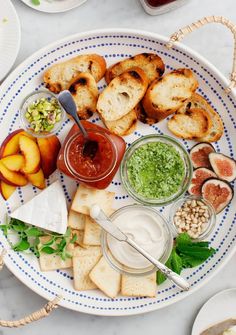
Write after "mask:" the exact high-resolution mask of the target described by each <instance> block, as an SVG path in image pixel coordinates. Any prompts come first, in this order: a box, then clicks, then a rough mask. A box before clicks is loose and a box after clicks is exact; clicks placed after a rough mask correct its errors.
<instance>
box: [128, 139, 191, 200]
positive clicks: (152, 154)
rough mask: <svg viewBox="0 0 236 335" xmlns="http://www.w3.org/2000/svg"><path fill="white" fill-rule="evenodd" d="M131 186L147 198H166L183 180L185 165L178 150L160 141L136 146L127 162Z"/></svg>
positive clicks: (173, 192) (176, 189) (174, 191)
mask: <svg viewBox="0 0 236 335" xmlns="http://www.w3.org/2000/svg"><path fill="white" fill-rule="evenodd" d="M127 173H128V179H129V183H130V185H131V187H132V188H133V189H134V190H135V191H136V192H137V193H138V194H139V195H141V196H143V197H144V198H147V199H163V198H169V197H170V196H171V195H173V194H175V193H176V192H177V191H178V190H179V188H180V186H181V184H182V182H183V179H184V176H185V166H184V162H183V160H182V158H181V156H180V154H179V152H178V151H177V150H176V149H175V148H174V147H173V146H172V145H170V144H166V143H163V142H151V143H146V144H144V145H142V146H140V147H139V148H137V149H136V150H135V151H134V152H133V154H132V155H131V157H130V158H129V160H128V162H127Z"/></svg>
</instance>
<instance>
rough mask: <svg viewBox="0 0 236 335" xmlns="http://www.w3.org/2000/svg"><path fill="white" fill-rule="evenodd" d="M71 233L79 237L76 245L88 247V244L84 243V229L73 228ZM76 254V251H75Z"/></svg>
mask: <svg viewBox="0 0 236 335" xmlns="http://www.w3.org/2000/svg"><path fill="white" fill-rule="evenodd" d="M71 235H72V236H73V235H76V236H77V239H76V241H75V245H80V246H81V247H82V248H88V246H87V245H84V244H83V239H84V231H83V230H77V229H72V230H71ZM73 254H74V251H73Z"/></svg>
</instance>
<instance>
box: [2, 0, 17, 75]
mask: <svg viewBox="0 0 236 335" xmlns="http://www.w3.org/2000/svg"><path fill="white" fill-rule="evenodd" d="M0 8H1V10H0V81H1V80H3V79H4V77H5V76H6V75H7V73H8V72H9V71H10V69H11V68H12V66H13V64H14V62H15V60H16V57H17V55H18V52H19V48H20V39H21V31H20V21H19V18H18V15H17V13H16V10H15V8H14V7H13V5H12V3H11V1H10V0H0Z"/></svg>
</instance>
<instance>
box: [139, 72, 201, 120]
mask: <svg viewBox="0 0 236 335" xmlns="http://www.w3.org/2000/svg"><path fill="white" fill-rule="evenodd" d="M197 87H198V82H197V79H196V78H195V76H194V74H193V72H192V71H191V70H188V69H178V70H175V71H172V72H170V73H168V74H166V75H165V76H164V77H162V78H161V79H157V80H154V81H153V82H152V84H151V85H150V86H149V88H148V90H147V92H146V94H145V96H144V98H143V107H144V110H145V112H146V114H147V115H148V117H150V118H153V119H155V120H157V122H158V121H161V120H162V119H165V118H166V117H167V116H168V115H171V114H173V113H174V112H176V111H177V110H178V109H179V108H180V107H182V106H183V104H184V102H185V101H186V100H187V99H189V98H190V97H191V96H192V94H193V93H194V92H195V90H196V89H197Z"/></svg>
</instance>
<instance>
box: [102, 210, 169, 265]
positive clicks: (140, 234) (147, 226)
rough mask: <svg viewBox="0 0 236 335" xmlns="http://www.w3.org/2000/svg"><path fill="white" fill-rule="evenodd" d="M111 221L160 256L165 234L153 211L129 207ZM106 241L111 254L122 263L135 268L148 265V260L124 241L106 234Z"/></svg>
mask: <svg viewBox="0 0 236 335" xmlns="http://www.w3.org/2000/svg"><path fill="white" fill-rule="evenodd" d="M112 222H113V223H114V224H115V225H116V226H117V227H118V228H119V229H120V230H121V231H123V232H124V233H125V234H126V235H128V236H129V237H130V238H131V239H133V240H134V241H135V242H136V243H137V244H138V245H139V246H140V247H142V248H143V249H144V250H146V251H147V252H149V253H150V254H151V255H152V256H153V257H155V258H156V259H160V258H161V256H162V255H163V253H164V250H165V246H166V242H167V236H166V231H165V228H164V227H163V223H162V222H161V220H160V219H159V218H158V216H157V215H155V212H151V211H148V210H147V209H146V208H135V207H133V208H132V207H131V208H129V209H128V210H127V211H124V212H121V213H120V214H119V215H118V216H117V217H114V219H112ZM107 243H108V247H109V249H110V251H111V253H112V254H113V256H114V257H115V258H116V259H117V260H118V261H119V262H120V263H122V264H123V265H126V266H128V267H130V268H135V269H143V268H146V267H148V266H150V262H149V261H148V260H147V259H146V258H145V257H143V256H142V255H141V254H139V253H138V252H137V251H136V250H135V249H133V248H132V247H131V246H130V245H128V244H127V243H126V242H120V241H118V240H116V239H115V238H114V237H112V236H111V235H109V234H108V236H107Z"/></svg>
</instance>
